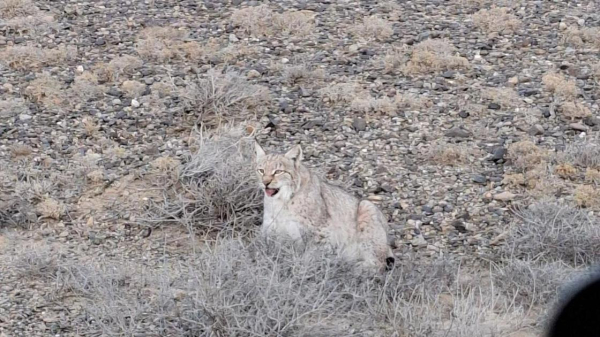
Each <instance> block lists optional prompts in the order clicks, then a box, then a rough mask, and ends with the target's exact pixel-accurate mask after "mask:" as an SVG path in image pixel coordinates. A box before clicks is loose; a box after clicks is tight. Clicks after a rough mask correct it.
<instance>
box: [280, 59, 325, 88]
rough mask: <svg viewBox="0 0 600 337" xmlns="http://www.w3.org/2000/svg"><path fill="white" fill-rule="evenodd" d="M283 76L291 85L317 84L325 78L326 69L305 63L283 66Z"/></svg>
mask: <svg viewBox="0 0 600 337" xmlns="http://www.w3.org/2000/svg"><path fill="white" fill-rule="evenodd" d="M281 76H282V78H283V80H284V81H285V82H286V83H287V84H289V85H296V84H303V85H315V84H318V83H320V82H322V81H323V80H324V79H325V70H323V69H321V68H318V69H314V68H312V67H310V66H308V65H304V64H303V65H295V66H287V67H284V68H283V70H282V74H281Z"/></svg>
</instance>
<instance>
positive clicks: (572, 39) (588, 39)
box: [562, 26, 600, 48]
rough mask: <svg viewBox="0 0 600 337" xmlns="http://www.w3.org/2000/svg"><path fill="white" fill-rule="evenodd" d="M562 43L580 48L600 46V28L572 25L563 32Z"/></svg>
mask: <svg viewBox="0 0 600 337" xmlns="http://www.w3.org/2000/svg"><path fill="white" fill-rule="evenodd" d="M562 43H563V44H566V45H570V46H573V47H579V48H581V47H586V46H588V47H594V48H600V28H598V27H584V28H579V27H577V26H570V27H568V28H567V29H566V30H565V31H564V32H563V34H562Z"/></svg>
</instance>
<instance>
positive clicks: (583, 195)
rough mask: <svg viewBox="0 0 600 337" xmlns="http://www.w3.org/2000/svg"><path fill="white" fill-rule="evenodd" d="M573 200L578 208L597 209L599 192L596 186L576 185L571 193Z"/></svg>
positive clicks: (599, 205)
mask: <svg viewBox="0 0 600 337" xmlns="http://www.w3.org/2000/svg"><path fill="white" fill-rule="evenodd" d="M573 199H574V200H575V203H576V204H577V206H579V207H583V208H591V209H598V208H599V207H600V190H599V189H598V187H597V186H591V185H578V186H577V187H576V188H575V191H574V192H573Z"/></svg>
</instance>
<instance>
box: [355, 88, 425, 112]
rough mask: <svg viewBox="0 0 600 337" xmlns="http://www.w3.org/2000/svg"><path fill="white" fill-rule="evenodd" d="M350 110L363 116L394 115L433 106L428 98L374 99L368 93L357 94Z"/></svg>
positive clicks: (400, 95)
mask: <svg viewBox="0 0 600 337" xmlns="http://www.w3.org/2000/svg"><path fill="white" fill-rule="evenodd" d="M353 96H354V99H353V100H352V102H351V103H350V109H351V110H353V111H355V112H358V113H362V114H385V115H394V114H396V112H398V111H400V110H411V111H415V110H416V111H419V110H424V109H427V108H429V107H431V106H432V104H433V103H432V102H431V101H430V100H428V99H427V98H423V97H417V96H414V95H402V94H397V95H395V96H394V97H387V96H385V97H380V98H374V97H371V96H370V94H369V93H368V92H366V91H360V92H357V93H355V94H354V95H353Z"/></svg>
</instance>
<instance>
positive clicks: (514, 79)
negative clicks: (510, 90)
mask: <svg viewBox="0 0 600 337" xmlns="http://www.w3.org/2000/svg"><path fill="white" fill-rule="evenodd" d="M508 84H510V85H517V84H519V77H517V76H513V77H511V78H509V79H508Z"/></svg>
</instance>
